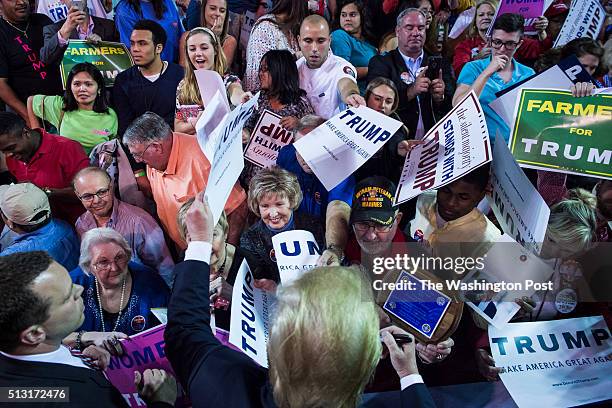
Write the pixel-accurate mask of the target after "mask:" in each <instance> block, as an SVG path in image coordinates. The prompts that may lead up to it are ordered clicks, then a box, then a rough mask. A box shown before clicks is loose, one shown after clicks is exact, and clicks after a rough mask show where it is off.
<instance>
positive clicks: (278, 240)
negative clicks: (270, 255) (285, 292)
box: [272, 230, 322, 285]
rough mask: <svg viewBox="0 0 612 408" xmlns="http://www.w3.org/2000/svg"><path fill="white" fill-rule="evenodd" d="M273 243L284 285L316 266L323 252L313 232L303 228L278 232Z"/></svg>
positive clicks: (273, 238)
mask: <svg viewBox="0 0 612 408" xmlns="http://www.w3.org/2000/svg"><path fill="white" fill-rule="evenodd" d="M272 245H273V246H274V254H275V256H276V264H277V265H278V273H279V275H280V280H281V283H282V284H283V285H288V284H290V283H291V282H293V281H294V280H296V279H297V278H299V277H300V276H302V275H303V274H304V273H305V272H308V271H309V270H311V269H313V268H315V267H316V266H317V260H318V259H319V256H320V255H321V252H322V248H319V245H318V244H317V241H316V240H315V237H314V235H312V232H310V231H303V230H292V231H285V232H281V233H280V234H276V235H275V236H273V237H272Z"/></svg>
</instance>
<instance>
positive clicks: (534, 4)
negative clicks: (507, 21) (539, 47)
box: [497, 0, 545, 34]
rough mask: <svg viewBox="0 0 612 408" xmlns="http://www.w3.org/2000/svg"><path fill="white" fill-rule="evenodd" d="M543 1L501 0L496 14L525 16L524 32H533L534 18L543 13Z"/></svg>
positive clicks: (534, 30) (534, 31)
mask: <svg viewBox="0 0 612 408" xmlns="http://www.w3.org/2000/svg"><path fill="white" fill-rule="evenodd" d="M544 2H545V0H501V2H500V5H499V9H498V10H497V15H498V16H501V15H502V14H505V13H514V14H520V15H521V16H523V17H525V34H535V33H536V29H535V27H534V26H533V25H534V23H535V20H536V18H538V17H540V16H543V15H544V11H545V10H544Z"/></svg>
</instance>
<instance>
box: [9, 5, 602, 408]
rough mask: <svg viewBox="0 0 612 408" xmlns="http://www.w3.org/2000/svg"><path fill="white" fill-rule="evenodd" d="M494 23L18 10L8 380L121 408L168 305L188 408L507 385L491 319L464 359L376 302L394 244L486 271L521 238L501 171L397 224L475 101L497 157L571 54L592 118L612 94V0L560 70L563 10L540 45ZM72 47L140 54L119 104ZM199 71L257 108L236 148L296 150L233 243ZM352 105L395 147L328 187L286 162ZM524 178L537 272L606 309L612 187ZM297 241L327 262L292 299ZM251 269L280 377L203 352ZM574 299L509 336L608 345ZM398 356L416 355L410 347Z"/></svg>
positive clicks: (193, 9)
mask: <svg viewBox="0 0 612 408" xmlns="http://www.w3.org/2000/svg"><path fill="white" fill-rule="evenodd" d="M498 3H499V2H498V1H497V0H478V1H476V0H381V1H374V0H319V1H305V0H273V1H257V0H242V1H236V0H234V1H232V0H229V1H226V0H180V1H179V0H177V1H176V3H174V2H171V1H168V0H150V1H148V0H147V1H141V0H120V1H110V0H104V1H100V0H61V1H59V2H57V1H55V2H54V1H50V0H31V1H29V0H0V5H1V10H0V11H1V17H2V18H1V19H0V104H1V105H3V107H0V215H1V219H2V225H3V230H2V234H1V236H0V293H2V295H1V296H0V362H1V364H0V366H1V367H0V380H1V381H0V382H2V383H3V384H9V385H20V386H30V385H47V386H60V385H65V384H68V385H70V386H71V394H70V397H71V399H72V400H74V401H81V402H83V403H84V401H87V404H88V405H89V404H90V405H92V406H123V405H124V404H125V401H124V400H123V399H122V398H121V396H120V394H118V392H117V391H116V390H114V389H113V388H112V387H111V386H110V385H109V384H108V382H107V380H106V379H105V378H104V377H103V376H102V375H101V374H100V372H99V371H100V370H104V369H105V368H106V367H107V366H108V363H109V355H120V354H121V353H122V352H123V349H122V346H121V341H122V340H123V339H127V338H129V336H132V335H135V334H138V333H140V332H142V331H144V330H146V329H149V328H151V327H154V326H156V325H158V324H160V321H159V320H158V317H157V316H156V315H155V314H154V313H153V309H156V308H168V324H167V327H166V337H165V338H166V354H167V356H168V358H169V360H170V362H171V363H172V365H173V368H174V371H175V374H176V379H177V380H178V381H179V382H180V383H181V384H182V386H183V388H184V390H185V391H186V392H187V395H188V396H189V397H190V398H191V401H192V402H193V405H194V406H202V407H214V406H223V405H225V406H232V407H233V406H236V407H246V406H266V407H268V406H269V407H272V406H279V407H315V406H334V407H336V406H337V407H351V406H356V405H357V404H358V403H359V400H360V396H361V394H362V393H363V392H364V391H365V392H377V391H389V390H401V398H402V404H405V405H402V406H409V404H410V403H411V404H412V405H410V406H422V407H427V406H433V401H432V400H431V397H430V396H429V393H428V391H427V388H426V387H425V386H424V385H423V383H426V384H428V385H431V386H435V385H449V384H462V383H469V382H476V381H483V380H489V381H495V380H499V372H500V368H499V367H496V366H495V362H494V361H493V359H492V357H491V352H490V349H489V344H488V337H487V334H486V333H487V322H486V321H483V319H482V318H479V316H477V315H476V314H474V313H468V312H467V311H466V312H464V313H463V316H462V317H461V320H460V322H459V323H458V326H457V329H456V331H455V332H454V333H453V334H452V335H451V336H450V337H447V338H446V339H444V340H441V341H439V342H434V343H430V344H427V343H425V342H420V341H417V339H415V338H414V337H413V336H412V335H410V334H408V333H406V332H405V331H404V330H403V329H402V328H400V327H397V326H395V325H394V321H392V318H391V316H389V315H388V314H387V313H386V312H385V311H384V310H383V308H382V305H383V304H384V299H383V298H382V297H381V294H380V293H375V292H374V291H372V290H371V287H372V284H371V283H372V281H373V280H374V279H375V278H377V276H376V275H377V274H376V273H375V272H373V269H372V265H373V262H374V259H375V258H377V257H389V256H392V255H393V254H394V253H395V252H394V251H397V245H398V244H407V243H413V242H417V241H422V242H426V243H427V245H426V246H427V247H428V248H429V250H431V251H432V252H431V253H433V254H437V255H449V254H450V255H452V256H473V257H475V256H480V255H482V254H484V253H486V251H487V250H488V249H489V248H490V247H491V245H492V244H493V243H495V242H496V241H497V240H498V239H499V238H500V237H501V235H502V231H501V227H500V223H499V222H498V220H496V219H495V216H494V215H493V212H492V211H491V209H490V207H489V206H487V205H486V196H487V194H488V193H489V192H490V171H491V169H490V165H489V164H487V165H485V166H481V167H479V168H477V169H476V170H473V171H471V172H469V173H468V174H466V175H464V176H463V177H461V178H460V179H458V180H455V181H453V182H452V183H450V184H447V185H445V186H443V187H441V188H439V189H437V190H429V191H426V192H424V193H422V194H421V195H420V196H418V197H416V198H414V199H412V200H410V201H408V202H406V203H403V204H401V205H399V206H394V205H393V202H394V200H393V196H394V195H395V192H396V190H397V184H398V182H399V180H400V175H401V172H402V168H403V166H404V162H405V160H406V156H407V155H408V154H409V152H410V151H411V150H412V149H414V147H415V146H418V145H419V144H422V143H423V139H424V137H425V135H427V133H428V132H429V130H430V129H431V128H432V127H434V125H435V124H436V123H437V122H439V121H440V120H441V119H442V118H443V117H444V116H445V115H446V114H447V113H449V111H450V110H451V109H452V108H453V106H454V105H456V104H457V103H458V102H459V101H461V100H462V99H463V97H464V96H465V95H467V94H468V93H469V92H472V91H473V92H474V93H475V94H476V96H477V97H478V98H479V101H480V104H481V106H482V108H483V111H484V115H485V119H486V126H487V129H488V133H489V136H490V140H491V144H494V143H507V142H508V140H509V138H510V133H511V132H510V129H509V127H508V124H507V123H506V122H505V121H504V119H503V118H502V117H500V116H499V115H498V113H497V112H496V111H494V110H493V109H492V108H491V107H490V106H489V103H490V102H492V101H493V100H494V99H496V93H497V92H499V91H501V90H504V89H506V88H508V87H511V86H513V85H515V84H517V83H519V82H521V81H523V80H525V79H526V78H529V77H530V76H532V75H534V74H535V73H536V72H537V73H539V72H542V71H544V70H546V69H548V68H550V67H552V66H553V65H555V64H557V63H558V62H559V61H561V60H562V59H564V58H566V57H568V56H571V55H575V56H576V58H577V59H578V60H579V62H580V63H581V64H582V65H583V67H584V68H585V70H586V71H587V72H588V74H589V75H591V77H592V78H593V81H591V82H579V83H576V84H575V85H573V86H572V87H571V89H569V90H570V91H571V92H572V94H573V96H574V97H576V98H580V97H586V96H590V95H592V94H593V92H594V91H595V88H605V87H610V86H612V85H611V83H612V81H611V74H612V41H610V40H609V37H610V33H611V32H612V29H611V27H612V2H610V1H603V0H602V1H601V3H602V6H603V7H604V8H605V10H606V12H607V13H608V14H607V16H606V21H605V23H604V25H603V28H602V30H601V32H600V33H599V34H598V36H597V38H577V39H574V40H572V41H569V42H568V43H567V44H565V45H563V46H562V47H558V48H553V44H554V43H555V39H556V38H557V36H558V35H559V32H560V30H561V27H562V26H563V23H564V20H565V18H566V17H567V15H568V13H569V11H570V3H571V2H570V1H569V0H554V1H552V4H551V5H550V6H549V7H548V8H547V9H546V11H545V13H544V15H542V16H540V17H539V18H537V19H535V21H534V23H533V27H534V29H535V34H534V35H532V36H528V35H526V34H525V19H524V18H523V17H522V16H520V15H518V14H510V13H506V14H500V15H496V9H497V8H498V7H499V4H498ZM35 10H36V11H38V12H34V11H35ZM470 13H471V14H470ZM466 15H468V16H470V19H469V20H471V21H468V22H467V23H466V22H465V18H463V17H465V16H466ZM253 18H254V19H255V21H254V23H253V24H252V26H250V25H249V23H248V21H249V19H253ZM459 25H463V27H462V29H459ZM451 32H453V33H454V34H453V35H452V36H451V35H450V33H451ZM457 32H458V33H459V34H456V33H457ZM245 36H246V38H245ZM71 40H84V41H86V42H88V43H92V44H98V43H100V42H121V43H123V44H124V45H125V46H126V47H127V49H128V50H129V53H130V55H131V59H132V60H133V66H132V67H130V68H128V69H126V70H124V71H122V72H120V73H118V74H117V75H116V77H115V78H114V84H113V86H112V87H108V86H107V85H106V84H107V81H106V79H107V78H105V77H104V76H103V74H102V73H101V71H100V70H99V69H98V68H97V67H96V65H93V64H91V63H89V62H82V63H78V64H76V65H74V66H73V67H72V69H71V70H70V71H69V72H67V73H66V75H65V78H64V77H63V76H62V75H60V63H61V62H62V58H63V55H64V51H65V50H66V49H67V47H68V46H69V43H70V41H71ZM245 45H246V46H245ZM197 70H208V71H213V72H215V73H216V74H218V75H219V76H220V77H221V82H222V84H223V87H224V88H225V91H226V97H227V101H229V105H230V107H231V108H232V109H233V108H235V107H236V106H238V105H240V104H241V103H244V102H246V101H249V100H251V99H252V98H254V95H255V94H257V92H259V97H258V98H259V99H258V101H257V106H256V109H255V111H254V113H253V114H252V116H251V117H250V118H249V119H248V120H247V121H246V124H245V126H244V128H243V129H242V143H243V146H246V145H247V144H248V143H249V141H250V139H251V137H252V135H253V132H254V131H255V128H256V127H257V124H258V122H259V120H260V118H261V117H262V115H264V112H266V111H268V112H271V113H273V114H275V115H277V116H279V117H280V118H281V119H280V125H281V126H282V127H283V128H284V129H285V130H286V131H287V133H288V134H289V135H290V136H291V143H289V144H287V145H286V146H284V147H282V148H281V149H280V151H279V152H278V157H277V159H276V165H273V166H271V167H266V168H263V167H261V166H259V165H257V164H254V163H252V162H249V161H245V166H244V170H243V171H242V174H241V175H240V177H239V179H238V180H237V181H236V183H235V184H234V186H233V188H232V190H231V192H230V194H229V198H228V199H227V202H226V203H225V207H224V211H223V213H222V215H221V218H220V220H219V221H218V223H217V224H216V225H213V222H212V215H211V213H210V209H209V206H208V204H207V203H206V201H205V200H204V198H203V197H204V195H203V192H204V191H206V188H207V184H208V178H209V174H210V172H211V161H210V160H209V158H208V157H207V156H206V154H205V153H204V152H203V151H202V149H201V148H200V144H199V143H198V139H197V136H196V133H197V130H196V127H197V123H198V120H199V119H200V118H201V117H202V114H203V113H204V112H205V111H206V108H207V106H206V102H207V101H205V100H204V99H203V95H202V94H201V89H202V86H204V87H206V86H207V84H202V83H198V80H197V79H196V71H197ZM62 81H63V83H62ZM210 86H211V87H212V86H217V85H216V84H210ZM62 89H63V90H62ZM359 106H366V107H368V108H371V109H373V110H375V111H377V112H379V113H381V114H383V115H386V116H389V117H391V118H393V119H395V120H397V121H400V122H401V124H402V125H401V127H400V128H399V130H398V131H397V132H396V133H395V134H394V135H392V136H391V137H390V138H389V140H388V141H387V142H386V143H385V145H384V146H383V147H382V148H381V149H380V150H379V151H378V152H377V153H376V154H375V155H374V156H373V157H371V158H369V159H368V161H367V162H366V163H365V164H364V165H363V166H361V167H360V168H359V169H358V170H357V171H356V172H354V173H353V174H350V175H349V176H348V177H346V178H345V179H344V180H342V181H341V182H340V183H339V184H338V185H337V186H336V187H334V188H333V189H331V190H327V189H326V188H325V186H324V183H323V182H322V181H321V180H319V178H318V177H317V175H316V174H315V173H314V172H313V170H312V169H311V168H310V167H309V165H308V164H307V162H306V160H304V158H303V157H302V156H301V155H300V153H299V152H298V150H297V149H296V148H295V146H294V145H293V142H296V141H298V140H301V139H303V138H308V134H309V133H310V132H312V131H313V130H314V129H316V128H317V127H318V126H321V125H322V124H323V123H324V122H325V121H326V120H328V119H330V118H331V117H333V116H334V115H336V114H338V113H340V112H341V111H343V110H344V109H346V108H347V107H359ZM498 136H499V137H498ZM501 139H503V140H501ZM493 160H495V157H493ZM525 173H526V175H527V176H528V177H529V179H530V180H531V182H532V183H533V185H534V186H535V187H536V188H537V190H538V191H539V192H540V194H541V196H542V197H543V198H544V200H545V201H546V203H547V204H548V205H549V206H550V210H551V215H550V219H549V222H548V229H547V232H546V238H545V242H544V243H543V244H542V251H541V253H540V257H541V258H542V259H543V260H544V261H545V262H546V263H547V264H548V265H550V266H551V268H553V269H554V270H555V275H554V277H553V279H554V280H555V282H557V288H558V290H561V289H563V288H566V287H568V285H569V286H571V287H572V288H573V289H574V290H575V291H577V292H578V293H580V294H583V293H586V292H588V293H591V294H592V295H597V294H598V293H599V294H601V293H605V292H606V290H608V289H610V286H609V283H608V284H607V285H608V286H606V284H605V282H607V281H606V280H605V279H604V278H602V277H601V275H600V274H601V270H599V271H596V273H591V272H592V271H589V265H588V260H589V259H592V257H593V256H594V255H593V254H602V253H603V254H605V253H606V252H605V250H602V249H601V248H602V245H604V244H603V243H605V242H608V241H610V240H612V229H611V227H610V225H612V224H610V222H611V221H612V181H611V180H607V179H595V178H591V177H581V176H575V175H566V174H562V173H551V172H546V171H539V170H538V171H535V170H526V171H525ZM373 201H376V204H377V205H376V206H373V205H372V202H373ZM291 230H306V231H309V232H310V233H312V235H313V236H314V239H315V240H316V243H317V245H318V248H320V249H321V253H320V256H319V259H318V261H317V265H318V267H317V268H316V269H314V270H313V271H311V272H308V273H306V274H304V275H303V276H302V277H301V278H300V279H298V280H297V281H296V282H295V283H294V284H291V285H288V286H283V285H282V284H281V276H280V274H279V270H278V267H277V262H276V258H275V256H274V246H273V243H272V239H273V237H274V236H275V235H277V234H279V233H281V232H285V231H291ZM449 244H457V245H456V246H455V247H453V246H452V245H451V246H450V247H449ZM462 244H469V245H462ZM449 248H450V249H449ZM449 251H451V252H452V253H451V252H449ZM608 256H609V253H608ZM244 260H246V262H247V263H248V265H249V268H250V270H251V271H252V274H253V277H254V282H253V284H254V286H255V287H256V288H258V289H261V290H264V291H267V292H269V293H271V294H274V295H275V296H276V298H277V307H276V313H275V315H274V317H273V320H272V321H271V324H270V326H271V330H270V338H269V341H268V356H269V361H270V369H269V371H267V370H265V369H263V368H261V367H259V366H258V365H256V364H255V363H254V362H253V361H251V360H250V359H249V358H248V357H246V356H244V355H241V354H239V353H237V352H235V351H233V350H231V349H229V348H228V347H226V346H223V345H221V344H219V343H218V341H217V340H215V339H214V336H213V333H212V332H211V329H210V318H211V314H214V316H215V321H216V326H217V327H219V328H222V329H225V330H229V329H230V326H231V321H232V316H231V313H230V310H231V307H229V305H231V303H232V301H234V299H232V290H233V286H234V285H235V284H236V277H237V274H238V272H239V269H240V266H241V264H242V262H243V261H244ZM585 261H586V262H585ZM568 265H571V267H568ZM351 266H352V267H351ZM591 269H592V268H591ZM568 270H570V271H571V272H568ZM430 272H435V271H430ZM598 273H599V275H598ZM568 274H570V275H571V276H569V275H568ZM394 276H396V275H393V274H392V273H390V275H389V276H388V277H387V280H390V279H393V277H394ZM440 278H445V277H444V276H440ZM568 282H569V283H568ZM364 287H369V288H370V290H366V291H365V292H364V291H363V288H364ZM555 296H556V292H555V291H553V292H542V293H539V292H538V293H536V294H535V295H534V296H532V297H529V298H523V299H517V300H516V302H517V303H518V304H519V306H520V308H521V309H520V311H519V313H517V315H516V316H515V318H514V320H513V321H538V320H552V319H560V318H567V317H577V316H588V315H592V314H593V313H597V314H603V316H604V318H605V319H606V320H607V322H608V325H609V327H610V322H612V320H611V316H612V315H611V314H610V306H609V305H610V304H609V303H601V302H600V303H593V304H585V305H582V304H578V305H577V307H575V308H573V310H570V311H569V312H568V311H567V310H563V311H560V310H558V309H556V308H555ZM595 297H597V296H595ZM236 301H240V300H236ZM313 328H316V330H312V329H313ZM402 334H403V335H408V336H409V337H410V339H411V340H412V342H411V343H407V344H399V343H396V340H395V339H396V338H397V337H394V336H397V335H402ZM381 355H382V356H388V357H389V358H385V359H381ZM314 356H316V358H314ZM379 360H380V361H379ZM220 373H223V375H219V374H220ZM419 373H420V374H419ZM62 381H63V382H62ZM174 381H175V380H174V377H173V376H171V375H169V374H168V373H166V372H165V371H163V370H152V371H151V370H147V371H145V372H144V373H137V374H136V377H135V382H136V384H137V389H138V391H139V393H140V395H141V398H143V399H144V400H145V401H147V403H148V404H149V406H158V407H162V406H170V405H173V404H174V400H175V398H176V383H175V382H174ZM94 400H95V401H94Z"/></svg>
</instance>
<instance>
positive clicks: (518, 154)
mask: <svg viewBox="0 0 612 408" xmlns="http://www.w3.org/2000/svg"><path fill="white" fill-rule="evenodd" d="M610 119H612V95H609V94H599V95H593V96H587V97H584V98H574V97H573V96H572V94H571V92H568V91H556V90H535V89H523V90H522V91H521V95H520V98H519V99H518V102H517V108H516V119H515V123H514V126H513V130H512V134H511V136H510V137H511V139H510V151H511V152H512V155H513V156H514V158H515V159H516V161H517V162H518V163H519V165H520V166H521V167H529V168H534V169H540V170H549V171H556V172H560V173H569V174H579V175H588V176H594V177H600V178H607V179H612V168H611V167H610V160H611V159H612V137H610V135H611V134H612V121H611V120H610Z"/></svg>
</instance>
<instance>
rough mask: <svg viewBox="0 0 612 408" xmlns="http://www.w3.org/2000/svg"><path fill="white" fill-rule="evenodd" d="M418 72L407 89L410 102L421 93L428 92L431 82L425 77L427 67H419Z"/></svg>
mask: <svg viewBox="0 0 612 408" xmlns="http://www.w3.org/2000/svg"><path fill="white" fill-rule="evenodd" d="M419 71H420V72H419V73H418V74H417V77H416V80H415V81H414V82H413V83H412V85H411V86H409V87H408V91H407V92H408V99H409V100H412V99H414V98H416V97H417V96H418V95H420V94H422V93H423V92H428V91H429V86H430V85H431V80H430V79H429V78H427V76H426V75H425V74H426V73H427V67H421V69H420V70H419Z"/></svg>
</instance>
